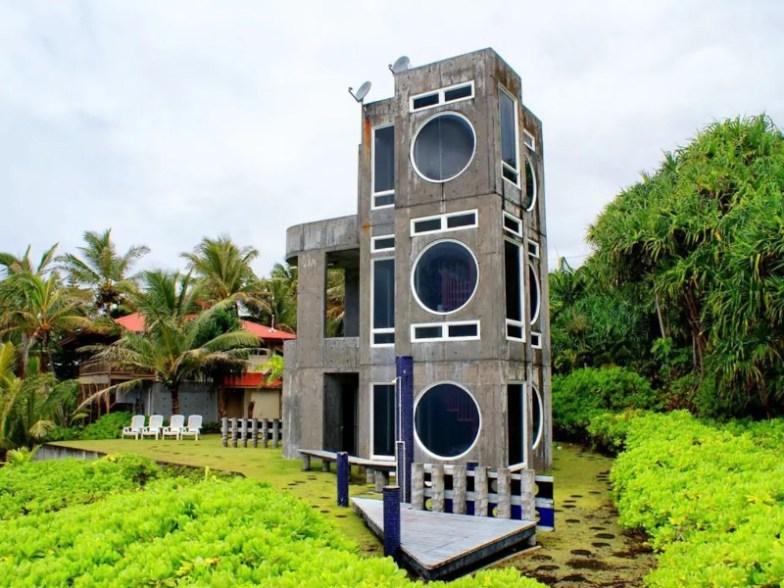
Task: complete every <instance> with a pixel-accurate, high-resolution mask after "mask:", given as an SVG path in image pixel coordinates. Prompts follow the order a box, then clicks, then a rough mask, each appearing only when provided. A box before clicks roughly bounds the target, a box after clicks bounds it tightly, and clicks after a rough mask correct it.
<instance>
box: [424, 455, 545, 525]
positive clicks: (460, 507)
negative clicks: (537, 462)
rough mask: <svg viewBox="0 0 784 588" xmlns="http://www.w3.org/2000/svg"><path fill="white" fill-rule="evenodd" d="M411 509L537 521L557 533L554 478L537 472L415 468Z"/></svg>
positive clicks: (483, 467)
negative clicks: (538, 474) (536, 473)
mask: <svg viewBox="0 0 784 588" xmlns="http://www.w3.org/2000/svg"><path fill="white" fill-rule="evenodd" d="M411 507H412V508H413V509H418V510H430V511H432V512H448V513H454V514H468V515H474V516H488V517H496V518H506V519H509V518H511V519H516V520H523V521H537V528H538V529H539V530H548V531H552V530H553V529H554V528H555V519H554V500H553V477H552V476H537V475H535V473H534V471H533V470H520V471H519V472H514V473H513V472H511V471H510V470H509V469H508V468H500V469H498V470H492V469H490V468H488V467H485V466H479V465H474V466H472V467H471V468H470V469H469V468H467V467H466V466H464V465H447V466H444V465H441V464H422V463H415V464H412V466H411Z"/></svg>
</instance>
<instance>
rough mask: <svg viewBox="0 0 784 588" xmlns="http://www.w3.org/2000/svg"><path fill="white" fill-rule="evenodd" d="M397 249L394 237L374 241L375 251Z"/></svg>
mask: <svg viewBox="0 0 784 588" xmlns="http://www.w3.org/2000/svg"><path fill="white" fill-rule="evenodd" d="M394 247H395V238H394V237H385V238H384V239H376V240H375V241H373V249H374V250H376V251H378V250H379V249H394Z"/></svg>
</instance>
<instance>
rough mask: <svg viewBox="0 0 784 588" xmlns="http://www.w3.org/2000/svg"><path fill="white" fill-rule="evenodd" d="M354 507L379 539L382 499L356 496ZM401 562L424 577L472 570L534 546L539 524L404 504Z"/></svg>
mask: <svg viewBox="0 0 784 588" xmlns="http://www.w3.org/2000/svg"><path fill="white" fill-rule="evenodd" d="M351 502H352V503H353V506H354V510H355V511H356V512H357V513H358V514H359V515H360V516H361V517H362V518H363V519H364V520H365V523H366V524H367V525H368V527H369V528H370V529H371V530H372V531H373V532H374V533H375V534H376V535H378V536H379V537H380V538H382V539H383V536H384V507H383V503H382V501H381V500H374V499H368V498H352V499H351ZM400 527H401V540H400V551H401V553H400V558H399V559H400V563H402V564H403V565H404V566H406V567H407V568H409V569H411V570H413V571H414V572H416V573H417V574H419V575H420V576H421V577H422V578H424V579H425V580H448V579H453V578H457V577H459V576H462V575H464V574H468V573H471V572H473V571H475V570H477V569H479V568H481V567H484V566H486V565H489V564H490V563H493V562H494V561H497V560H499V559H502V558H503V557H505V556H507V555H508V554H509V553H511V552H514V551H519V550H522V549H524V548H527V547H530V546H532V545H533V542H534V540H535V532H536V523H535V522H534V521H516V520H511V519H495V518H490V517H474V516H469V515H453V514H446V513H434V512H430V511H424V510H413V509H411V507H410V505H408V504H402V505H401V506H400Z"/></svg>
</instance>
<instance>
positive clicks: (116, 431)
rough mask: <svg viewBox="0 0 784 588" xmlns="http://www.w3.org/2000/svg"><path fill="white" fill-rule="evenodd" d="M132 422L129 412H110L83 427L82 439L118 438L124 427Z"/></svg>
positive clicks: (80, 436)
mask: <svg viewBox="0 0 784 588" xmlns="http://www.w3.org/2000/svg"><path fill="white" fill-rule="evenodd" d="M130 424H131V414H130V413H127V412H110V413H109V414H105V415H103V416H102V417H101V418H99V419H98V420H97V421H95V422H94V423H90V424H89V425H87V426H86V427H85V428H84V429H82V432H81V434H80V435H79V438H80V439H117V438H119V437H120V434H121V433H122V428H123V427H127V426H128V425H130Z"/></svg>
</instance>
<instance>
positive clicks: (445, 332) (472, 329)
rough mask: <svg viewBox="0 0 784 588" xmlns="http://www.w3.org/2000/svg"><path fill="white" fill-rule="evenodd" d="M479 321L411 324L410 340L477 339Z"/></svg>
mask: <svg viewBox="0 0 784 588" xmlns="http://www.w3.org/2000/svg"><path fill="white" fill-rule="evenodd" d="M479 338H480V337H479V321H460V322H453V323H422V324H418V325H411V341H413V342H424V341H468V340H477V339H479Z"/></svg>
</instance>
